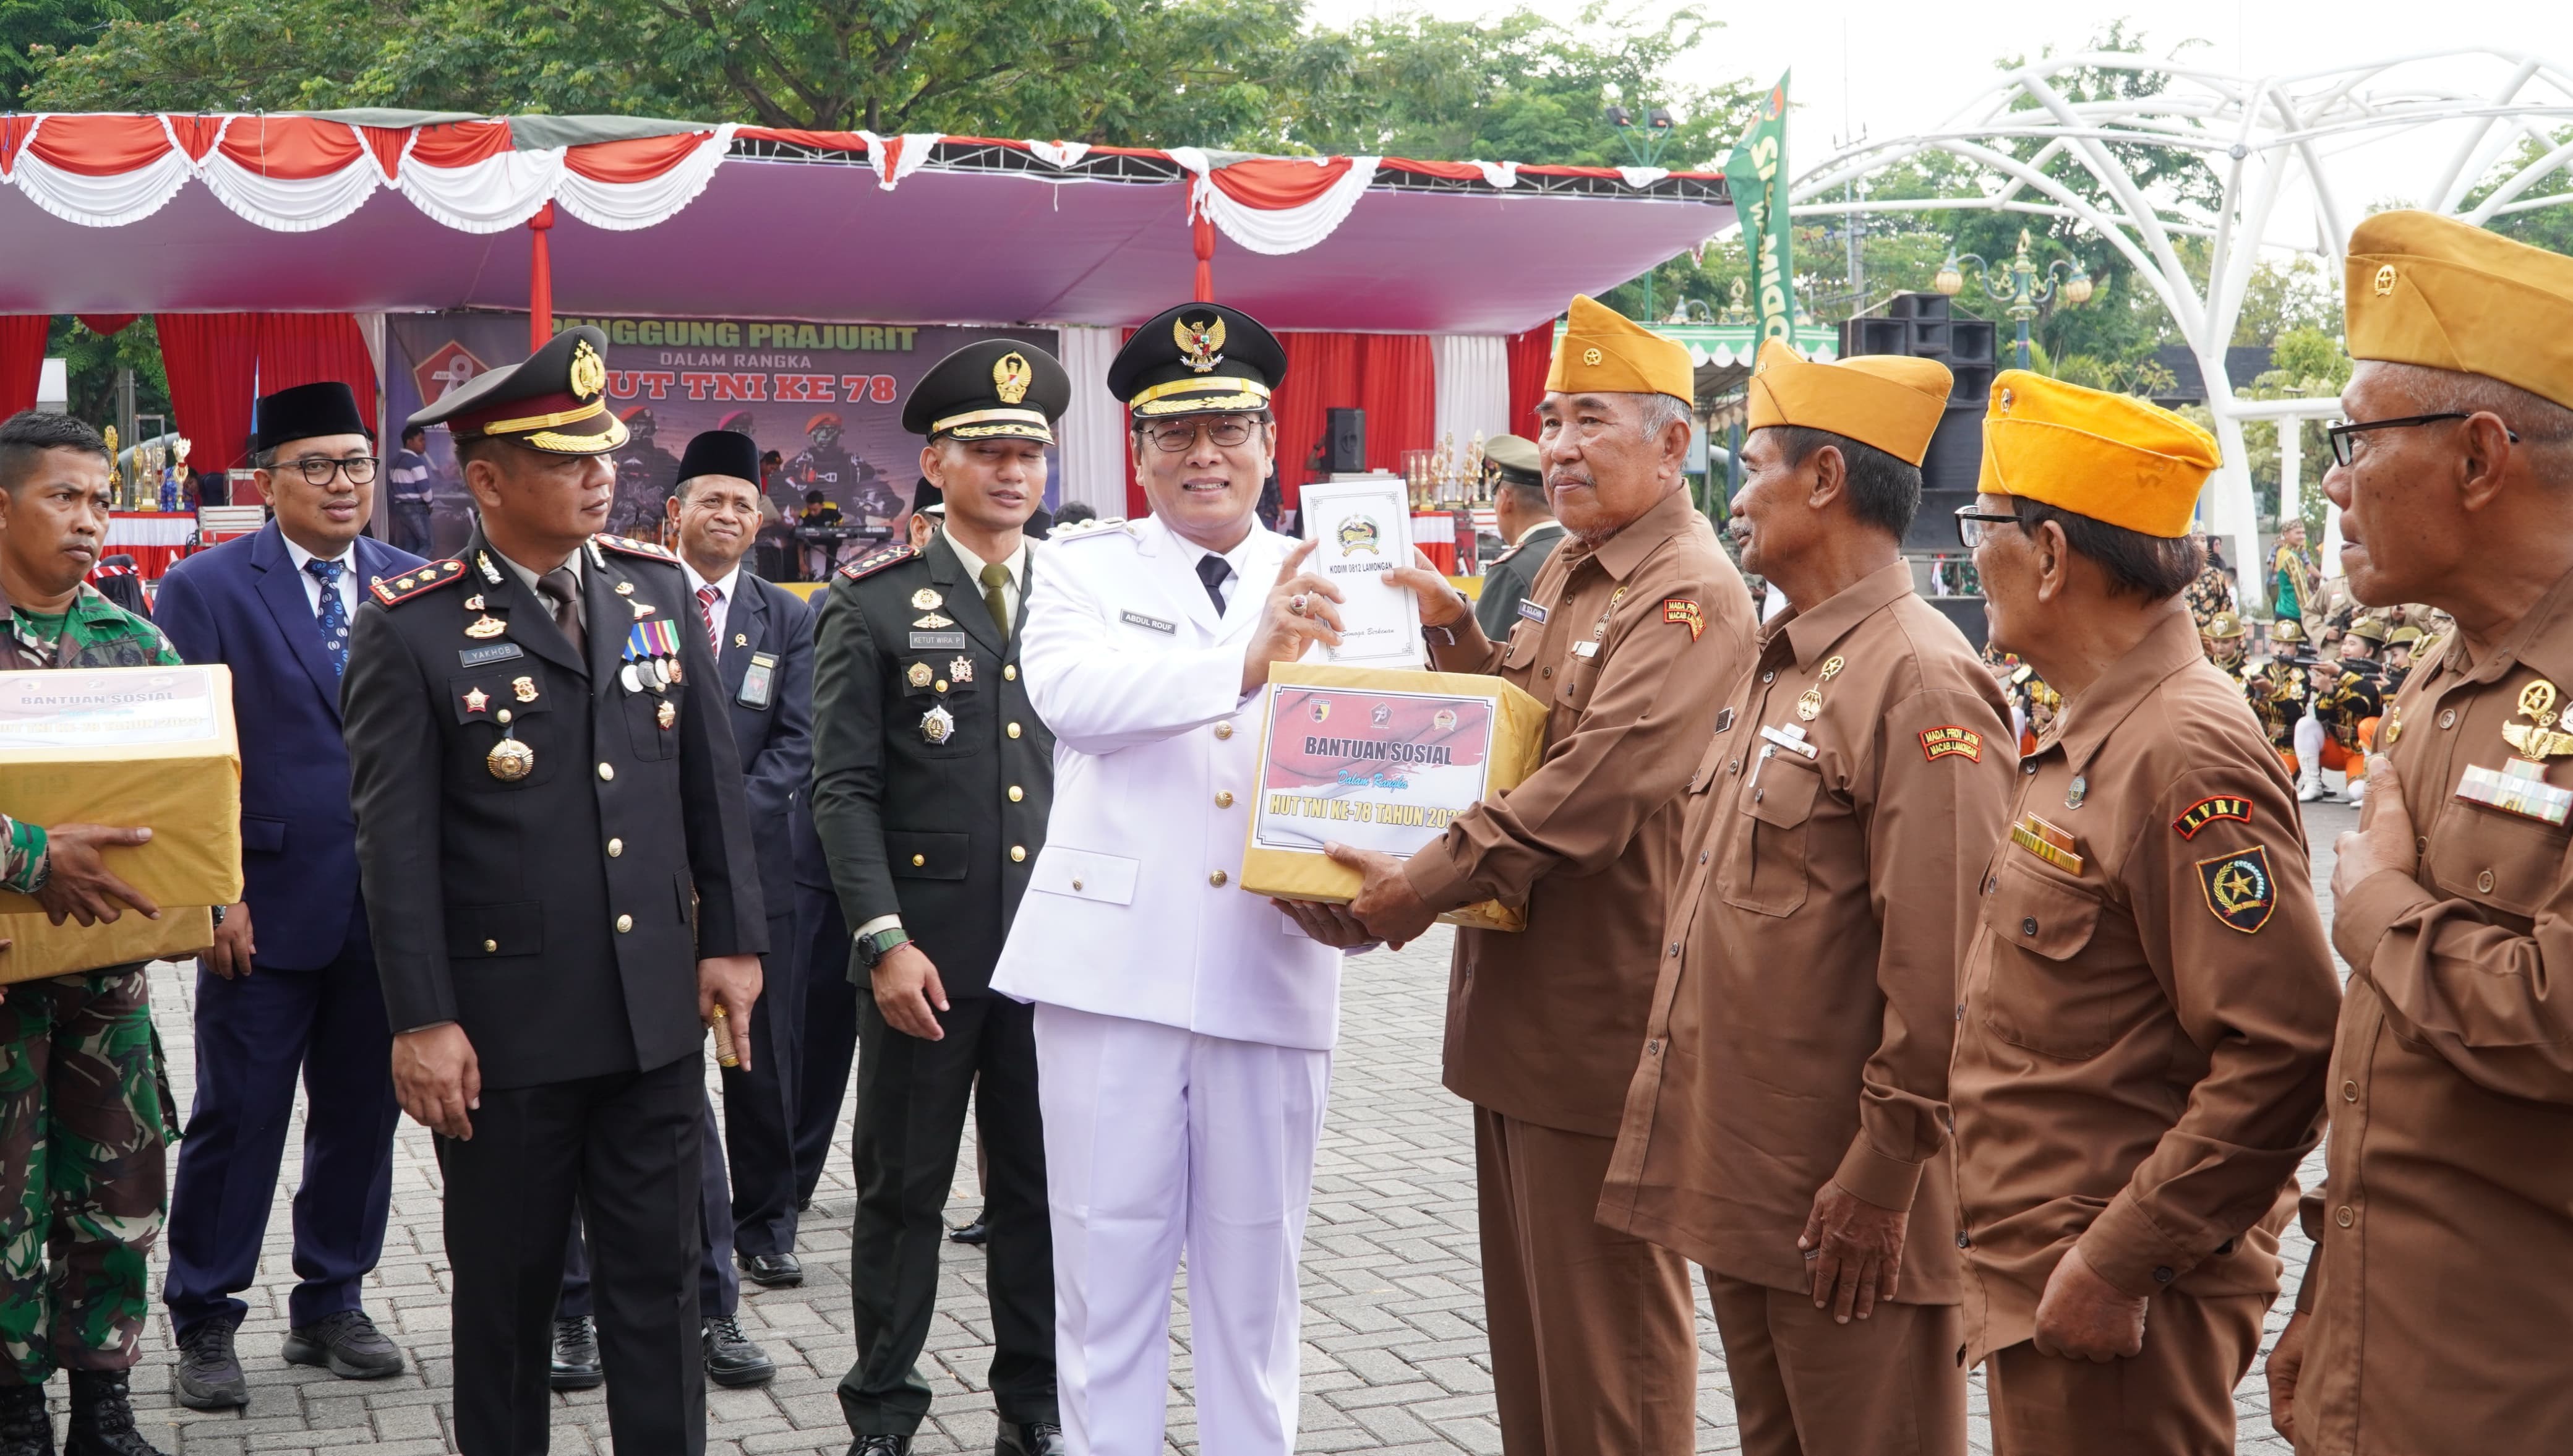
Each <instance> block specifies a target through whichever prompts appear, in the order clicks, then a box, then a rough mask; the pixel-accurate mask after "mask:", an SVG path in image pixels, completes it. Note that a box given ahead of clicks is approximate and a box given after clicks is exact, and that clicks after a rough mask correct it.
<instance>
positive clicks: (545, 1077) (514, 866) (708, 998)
mask: <svg viewBox="0 0 2573 1456" xmlns="http://www.w3.org/2000/svg"><path fill="white" fill-rule="evenodd" d="M606 343H607V341H606V337H605V336H604V335H603V334H601V333H600V332H599V331H598V330H596V329H589V328H581V329H571V330H566V331H564V332H563V333H561V334H559V335H556V336H555V337H554V339H553V341H552V342H551V343H549V344H547V345H546V346H545V347H544V348H543V349H540V350H538V351H537V352H536V353H535V355H534V356H533V357H531V358H530V359H528V360H527V362H526V363H524V364H518V365H516V366H514V367H511V368H503V369H494V370H492V371H490V372H488V373H485V374H482V375H480V376H479V377H477V378H475V379H473V380H472V381H470V382H468V383H466V384H465V385H463V386H462V387H461V388H458V389H454V390H451V391H449V392H448V393H447V394H445V395H444V396H443V397H441V398H440V399H438V401H437V402H436V403H434V404H432V405H430V406H429V408H428V409H425V410H423V411H422V412H421V413H419V414H415V415H413V416H412V422H414V423H419V424H437V423H443V424H445V425H446V426H447V428H448V430H449V431H450V432H451V433H452V435H453V437H454V439H455V441H456V450H457V454H458V456H459V458H460V459H461V460H462V462H463V473H464V484H465V487H466V488H467V489H468V490H469V491H470V492H471V493H472V496H473V500H474V504H475V505H476V506H477V507H478V508H479V510H480V514H481V521H480V524H479V525H478V526H477V527H476V528H475V530H474V531H473V532H472V534H471V535H470V536H468V537H467V538H466V540H465V543H464V549H463V551H462V553H461V554H460V556H458V557H456V558H454V559H450V560H446V561H440V562H434V563H431V564H430V565H429V566H425V567H422V568H420V569H419V570H418V571H416V572H413V573H410V574H407V575H404V576H400V577H397V578H395V579H394V580H391V581H385V582H379V583H376V584H375V586H374V587H373V589H372V593H371V594H372V597H373V600H371V601H370V602H369V603H368V604H367V605H366V607H365V608H364V609H362V610H361V611H360V612H359V614H358V622H357V628H356V630H355V632H354V633H353V640H352V646H351V649H350V654H349V669H348V675H347V678H346V681H345V685H344V688H343V692H342V705H343V712H344V718H345V721H346V724H347V737H348V742H349V747H350V761H351V762H350V769H351V779H352V788H353V797H354V799H355V801H356V806H357V815H358V862H359V866H360V870H361V873H362V876H363V879H364V884H365V894H366V901H367V913H368V919H369V921H370V923H371V926H372V928H373V930H374V932H375V936H376V945H377V964H378V969H379V970H380V972H381V973H382V977H383V981H384V989H385V1004H386V1009H387V1011H388V1012H389V1013H390V1016H391V1021H392V1025H393V1030H394V1034H395V1036H394V1054H393V1056H394V1064H393V1066H394V1088H395V1092H396V1094H397V1095H398V1096H399V1097H400V1099H401V1101H402V1104H403V1108H404V1110H405V1111H407V1112H409V1113H411V1115H412V1116H413V1117H414V1118H416V1119H418V1120H419V1121H421V1122H423V1123H425V1124H426V1125H428V1126H429V1127H431V1128H432V1129H434V1130H435V1131H436V1132H437V1134H438V1140H437V1151H438V1162H439V1168H440V1170H441V1172H442V1173H443V1174H444V1177H445V1185H446V1198H445V1229H444V1231H445V1240H446V1251H447V1256H448V1258H449V1260H450V1261H451V1262H452V1265H453V1269H454V1280H455V1286H454V1295H453V1303H452V1327H453V1338H454V1346H455V1354H454V1359H455V1439H456V1445H457V1446H458V1448H459V1449H460V1450H462V1451H463V1452H464V1453H466V1456H532V1453H539V1452H542V1451H544V1450H545V1448H546V1424H547V1417H548V1415H549V1414H550V1411H551V1407H552V1400H551V1397H550V1394H549V1393H548V1391H547V1389H546V1365H547V1358H548V1354H549V1352H550V1347H551V1338H550V1336H551V1334H552V1329H553V1314H554V1299H555V1290H556V1288H557V1286H558V1284H559V1281H560V1279H561V1276H562V1258H563V1241H564V1238H565V1236H566V1235H567V1233H568V1232H569V1228H570V1222H571V1214H572V1207H573V1204H574V1202H575V1201H577V1202H578V1204H579V1206H580V1213H581V1219H582V1223H583V1224H584V1226H585V1227H586V1229H587V1231H588V1234H589V1239H590V1248H591V1251H592V1253H593V1255H594V1256H595V1259H596V1262H597V1265H598V1273H597V1283H598V1287H599V1291H600V1293H599V1301H598V1302H599V1307H600V1309H601V1311H602V1317H601V1320H600V1329H599V1344H600V1347H601V1353H602V1354H603V1356H604V1363H605V1366H606V1372H607V1376H608V1381H609V1386H608V1392H607V1412H608V1424H609V1430H610V1432H611V1434H612V1435H613V1438H614V1440H615V1442H616V1445H617V1446H618V1448H619V1449H621V1450H631V1451H651V1452H681V1453H687V1456H695V1453H699V1452H702V1451H703V1450H704V1448H705V1388H704V1383H703V1382H702V1381H701V1380H700V1379H698V1378H697V1371H698V1367H699V1361H700V1358H701V1346H700V1338H701V1336H700V1329H699V1325H698V1319H697V1287H696V1277H697V1255H698V1236H699V1227H698V1220H699V1213H698V1177H699V1170H698V1159H699V1157H700V1155H701V1146H700V1139H701V1138H702V1136H703V1127H702V1124H701V1122H700V1110H699V1109H700V1106H701V1104H702V1101H703V1097H704V1092H703V1072H702V1067H703V1061H702V1056H703V1053H702V1048H703V1046H704V1043H705V1031H706V1028H708V1027H709V1026H713V1027H715V1028H716V1029H717V1036H718V1038H719V1039H720V1045H722V1046H724V1047H726V1048H728V1049H729V1050H730V1052H731V1053H732V1055H734V1056H737V1057H739V1058H740V1059H741V1060H743V1061H745V1062H749V1061H753V1060H755V1056H756V1053H755V1050H754V1049H753V1048H752V1046H751V1045H750V1038H749V1036H748V1035H747V1029H748V1027H749V1026H750V1021H751V1016H752V1012H753V1008H754V1005H755V1003H756V1001H757V1000H758V996H759V985H760V968H759V955H760V953H761V952H763V951H765V950H766V949H767V929H768V928H767V924H766V920H767V917H766V912H765V910H764V909H763V908H762V902H761V900H760V898H759V885H758V874H757V868H756V866H757V860H756V857H755V855H754V854H753V852H752V849H751V843H750V820H749V815H748V813H747V811H746V809H745V807H744V802H743V793H742V779H741V760H740V758H739V756H738V754H737V753H736V751H735V749H734V746H733V736H732V726H731V724H730V723H729V722H728V721H727V713H726V710H725V708H724V703H723V699H722V697H721V696H720V688H719V687H718V686H717V683H718V676H717V671H716V667H715V662H714V657H713V655H712V654H711V653H709V652H708V651H707V650H706V639H705V635H704V633H703V632H702V631H700V630H698V629H697V623H696V620H695V617H696V613H695V611H694V605H695V604H694V603H693V602H692V601H690V600H689V597H688V591H687V587H686V584H685V582H684V580H683V578H682V576H681V573H680V569H679V564H678V562H677V560H676V559H675V558H673V557H671V556H670V555H669V554H668V553H666V552H663V551H661V550H660V549H658V548H657V547H650V546H643V545H639V544H636V543H634V542H631V541H624V540H619V539H617V538H614V537H608V536H599V535H596V534H594V532H595V531H596V530H597V528H598V526H599V524H600V523H601V522H602V521H603V520H604V519H605V518H606V514H607V510H608V507H609V504H610V503H611V499H612V495H611V492H612V488H613V485H614V476H613V473H612V470H611V467H610V465H609V463H608V458H607V457H608V452H609V451H612V450H614V449H616V448H617V447H618V446H619V445H621V444H623V443H624V441H625V428H624V425H623V423H622V422H621V421H619V420H618V419H617V418H616V417H615V416H614V415H612V414H609V413H608V412H607V410H606V402H605V399H604V397H603V392H604V389H605V386H606V378H607V367H606ZM683 1374H684V1376H685V1378H675V1377H679V1376H681V1375H683Z"/></svg>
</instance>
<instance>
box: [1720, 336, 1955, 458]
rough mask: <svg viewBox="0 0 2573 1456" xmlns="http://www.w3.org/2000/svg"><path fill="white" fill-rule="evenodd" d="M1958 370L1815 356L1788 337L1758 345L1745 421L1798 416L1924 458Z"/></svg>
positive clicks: (1759, 423)
mask: <svg viewBox="0 0 2573 1456" xmlns="http://www.w3.org/2000/svg"><path fill="white" fill-rule="evenodd" d="M1955 379H1956V376H1955V375H1954V374H1951V373H1949V372H1948V366H1947V365H1946V364H1941V363H1939V362H1938V361H1937V360H1930V359H1906V358H1904V357H1903V356H1901V355H1894V354H1871V355H1862V356H1860V357H1859V358H1857V359H1845V360H1842V361H1841V362H1840V363H1838V364H1815V363H1814V362H1813V361H1811V360H1809V359H1807V358H1805V357H1804V356H1803V355H1802V354H1799V353H1798V352H1797V351H1796V347H1795V346H1794V345H1792V344H1789V343H1788V342H1787V341H1785V340H1783V339H1772V340H1770V341H1769V342H1768V343H1766V344H1763V345H1761V346H1760V363H1759V365H1758V366H1757V367H1755V368H1754V369H1753V370H1752V371H1751V386H1750V389H1751V397H1750V405H1751V415H1750V419H1749V420H1748V422H1747V424H1746V427H1747V428H1750V429H1760V428H1764V427H1766V426H1768V425H1772V424H1796V425H1803V426H1805V427H1806V428H1809V429H1825V430H1829V431H1831V432H1832V433H1834V434H1838V435H1845V436H1847V437H1849V438H1851V439H1854V440H1857V441H1858V442H1859V443H1860V444H1869V445H1874V446H1876V447H1877V448H1878V449H1881V450H1883V451H1885V452H1886V453H1887V454H1889V455H1893V456H1895V457H1896V458H1898V459H1904V460H1909V461H1911V462H1912V463H1913V464H1916V465H1917V464H1920V463H1921V458H1922V456H1924V455H1927V454H1928V453H1930V436H1931V435H1933V434H1936V433H1938V431H1939V415H1940V413H1941V411H1943V410H1945V409H1946V408H1947V407H1948V390H1949V387H1950V386H1951V384H1953V383H1954V382H1955Z"/></svg>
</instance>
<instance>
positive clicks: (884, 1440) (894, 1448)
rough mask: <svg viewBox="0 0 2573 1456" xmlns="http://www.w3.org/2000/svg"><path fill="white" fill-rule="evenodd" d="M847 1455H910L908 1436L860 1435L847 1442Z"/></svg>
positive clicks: (909, 1439)
mask: <svg viewBox="0 0 2573 1456" xmlns="http://www.w3.org/2000/svg"><path fill="white" fill-rule="evenodd" d="M849 1456H911V1437H909V1436H860V1437H858V1438H857V1439H856V1440H855V1441H852V1442H850V1443H849Z"/></svg>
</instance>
